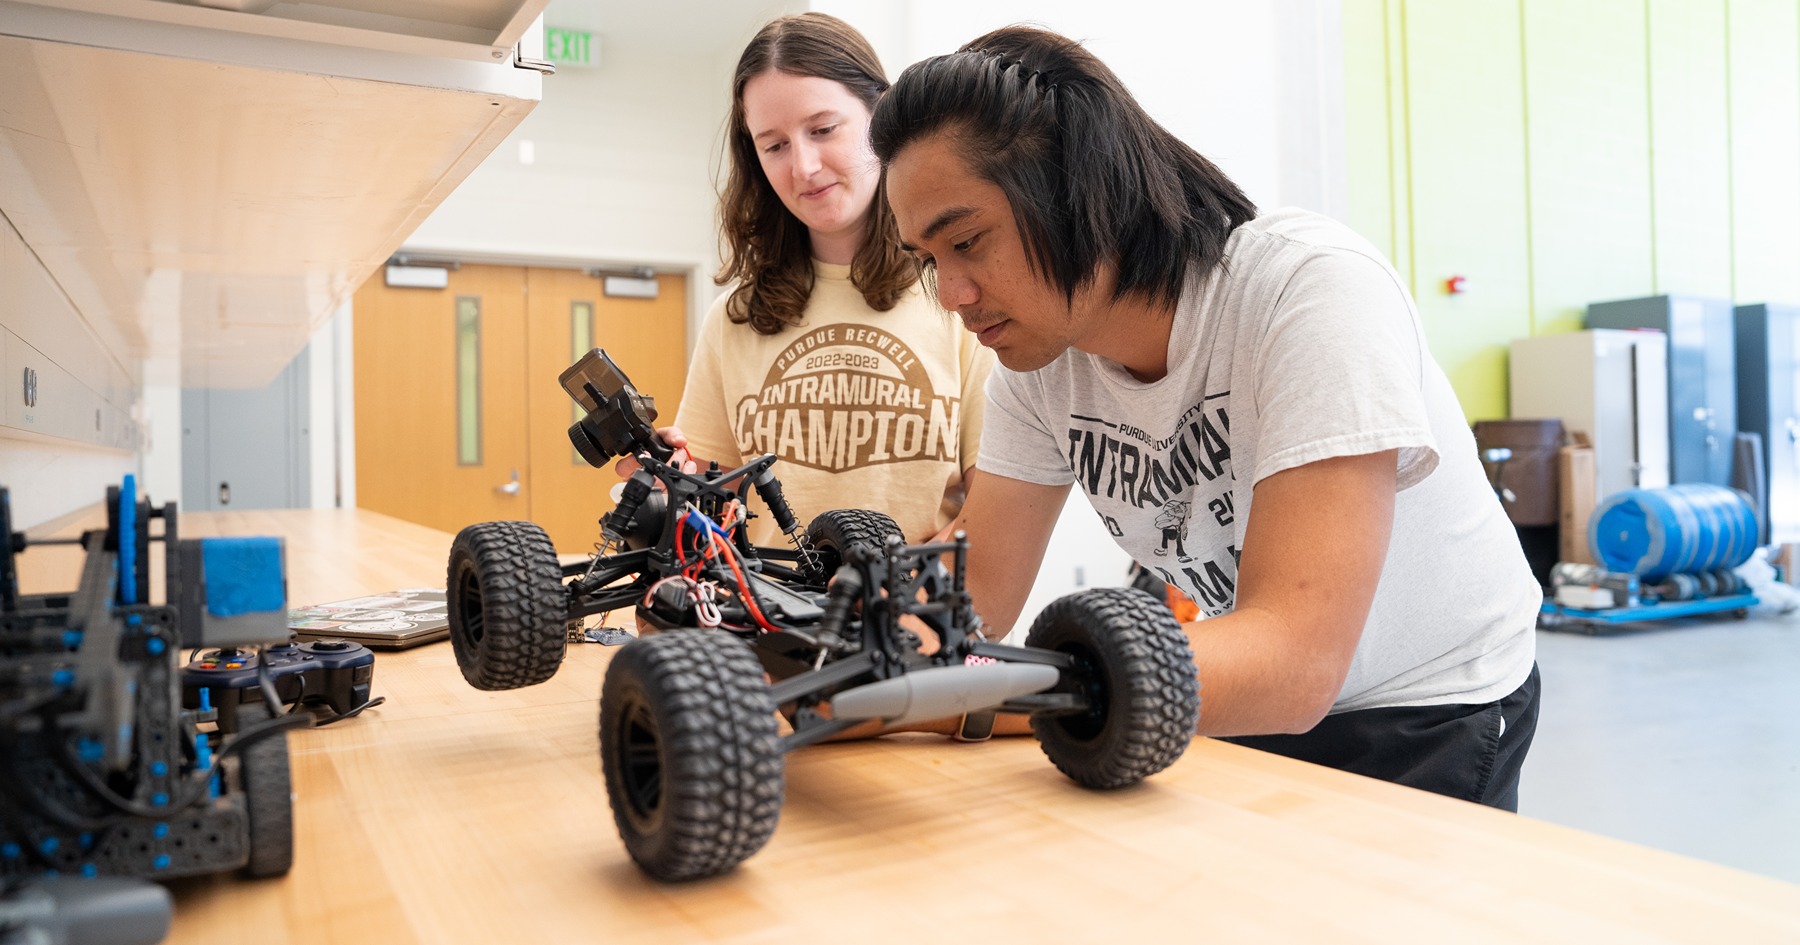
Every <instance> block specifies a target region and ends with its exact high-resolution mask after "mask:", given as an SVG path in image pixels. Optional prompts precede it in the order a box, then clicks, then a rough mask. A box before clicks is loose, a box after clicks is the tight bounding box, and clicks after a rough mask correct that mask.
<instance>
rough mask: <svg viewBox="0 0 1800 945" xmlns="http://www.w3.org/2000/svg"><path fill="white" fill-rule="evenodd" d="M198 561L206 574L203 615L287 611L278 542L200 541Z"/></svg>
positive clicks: (251, 540)
mask: <svg viewBox="0 0 1800 945" xmlns="http://www.w3.org/2000/svg"><path fill="white" fill-rule="evenodd" d="M200 560H201V569H202V570H203V571H204V572H205V574H206V612H207V613H209V614H212V615H213V616H215V617H235V616H237V615H239V614H256V613H267V612H269V611H285V610H287V588H286V587H285V586H283V582H282V576H281V575H282V568H281V539H279V538H273V537H267V536H264V537H259V538H202V539H201V540H200Z"/></svg>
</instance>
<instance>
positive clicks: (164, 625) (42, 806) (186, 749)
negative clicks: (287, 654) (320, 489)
mask: <svg viewBox="0 0 1800 945" xmlns="http://www.w3.org/2000/svg"><path fill="white" fill-rule="evenodd" d="M106 514H107V524H106V527H105V528H104V529H95V530H91V531H88V532H85V533H83V534H82V536H81V537H80V538H79V539H46V540H38V539H31V538H27V536H26V535H25V534H24V533H22V532H14V531H13V530H12V524H11V505H10V500H9V498H8V495H7V492H6V490H5V489H0V886H5V887H8V888H11V887H12V886H13V885H14V884H17V883H21V882H25V881H27V880H30V881H39V880H42V879H44V878H46V877H63V878H68V877H77V876H135V877H145V878H150V879H165V878H172V877H176V876H192V875H197V874H203V873H214V872H219V871H223V870H230V869H239V868H241V869H242V870H243V871H244V872H245V873H246V874H248V875H250V876H280V875H282V874H284V873H286V872H287V871H288V867H289V865H290V864H291V863H292V862H293V854H294V842H293V819H292V818H293V810H292V800H291V793H290V791H291V789H290V786H289V774H288V751H287V735H286V732H287V730H288V729H289V728H291V727H293V726H295V725H302V724H308V723H310V717H307V716H283V717H280V718H276V717H274V716H276V715H279V714H280V712H281V706H280V705H279V704H278V703H277V702H276V701H275V700H274V699H273V698H269V699H262V698H256V699H248V700H243V704H241V705H235V704H234V709H235V712H234V719H233V721H234V723H235V724H234V726H233V731H232V732H225V731H221V730H219V729H218V728H217V727H216V722H217V711H216V709H215V708H213V707H211V706H208V705H205V704H204V701H203V702H202V704H200V705H197V706H192V707H186V708H184V707H183V705H182V698H181V697H182V676H181V671H180V669H179V668H178V666H177V659H178V658H179V656H180V654H181V653H182V652H183V650H184V649H185V648H187V647H199V646H209V645H210V646H253V645H262V644H267V643H274V642H277V641H282V640H286V639H287V635H288V630H287V606H286V589H285V586H284V583H283V577H282V562H281V553H282V549H281V545H280V540H279V539H276V538H204V539H198V540H196V539H181V538H179V535H178V533H177V529H176V514H175V504H174V503H172V502H171V503H169V504H168V505H166V506H163V507H162V508H160V509H158V508H153V507H152V506H151V505H150V504H149V503H148V502H140V501H138V499H137V497H136V493H135V487H134V484H133V477H131V476H127V477H125V483H124V488H123V489H120V488H116V487H115V488H109V489H107V491H106ZM153 518H154V519H161V521H162V531H161V534H159V535H152V534H151V530H150V522H151V519H153ZM153 542H155V543H160V544H161V545H162V546H163V552H164V553H163V556H162V565H163V573H164V577H165V579H166V594H165V601H164V602H163V603H161V604H154V603H152V602H151V601H150V594H149V590H150V549H151V546H152V543H153ZM54 544H66V545H79V546H80V547H81V548H82V550H83V551H84V552H85V553H86V559H85V563H84V566H83V567H82V571H81V578H80V583H79V585H77V587H76V588H75V590H74V591H72V592H63V593H53V594H22V593H20V589H19V583H18V570H17V567H16V558H17V556H19V555H20V554H21V553H23V552H24V551H26V550H27V549H28V548H30V547H35V546H38V545H54ZM262 683H263V689H264V690H265V691H267V692H268V694H269V695H270V696H271V697H273V695H274V690H273V688H272V687H270V686H269V685H268V677H266V676H265V677H263V680H262ZM97 888H99V887H97ZM107 888H111V887H107ZM165 924H166V920H165ZM0 938H4V936H0ZM120 940H123V939H120Z"/></svg>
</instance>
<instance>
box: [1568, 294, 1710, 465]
mask: <svg viewBox="0 0 1800 945" xmlns="http://www.w3.org/2000/svg"><path fill="white" fill-rule="evenodd" d="M1732 323H1733V311H1732V304H1731V303H1730V302H1729V301H1726V300H1724V299H1712V298H1702V297H1697V296H1680V295H1657V296H1651V297H1649V298H1642V299H1624V300H1621V301H1617V302H1596V303H1594V304H1592V305H1589V306H1588V309H1587V326H1588V327H1589V328H1654V329H1657V330H1658V331H1661V332H1663V334H1665V335H1666V336H1668V339H1669V368H1668V370H1669V375H1668V377H1669V478H1670V480H1671V481H1672V482H1674V483H1677V484H1680V483H1689V482H1710V483H1713V484H1715V485H1721V486H1729V485H1731V455H1732V446H1733V440H1734V438H1735V436H1736V434H1737V429H1738V423H1737V357H1736V353H1735V352H1736V348H1737V344H1736V338H1735V330H1734V328H1733V324H1732Z"/></svg>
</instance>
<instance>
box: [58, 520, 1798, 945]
mask: <svg viewBox="0 0 1800 945" xmlns="http://www.w3.org/2000/svg"><path fill="white" fill-rule="evenodd" d="M181 524H182V532H183V534H184V535H186V536H198V535H210V534H237V535H251V534H279V535H283V536H285V537H286V539H287V547H288V565H287V567H288V581H289V589H290V600H292V601H293V602H295V603H297V604H304V603H312V602H317V601H326V600H335V599H342V598H348V597H354V596H358V595H362V594H366V593H373V592H379V591H384V590H390V589H393V588H397V587H409V586H421V585H430V584H435V583H438V582H441V581H442V580H443V574H444V565H445V559H446V557H447V550H448V548H449V543H450V536H448V535H446V534H443V533H441V532H436V531H432V530H430V529H426V528H422V527H419V526H415V525H410V524H407V523H404V522H400V521H397V520H395V519H391V518H387V517H385V516H382V515H378V514H375V513H370V512H363V511H349V510H346V511H334V512H309V511H283V512H240V513H221V514H193V515H184V516H182V518H181ZM45 550H52V549H45ZM31 554H32V553H28V554H27V555H26V556H25V557H26V558H30V557H31ZM31 574H32V572H30V571H27V578H28V579H29V578H30V577H31ZM612 652H613V650H611V649H609V648H604V647H600V646H597V645H587V646H578V647H575V648H574V649H573V651H572V652H571V653H570V656H569V659H568V661H567V662H566V663H565V664H564V666H563V668H562V670H561V671H560V672H559V673H558V674H557V676H556V677H555V678H554V679H552V680H551V681H550V682H547V683H544V684H543V685H540V686H536V687H533V688H529V689H523V690H518V691H513V692H480V691H478V690H475V689H472V688H470V687H469V686H468V685H467V684H466V683H465V682H464V681H463V679H462V676H461V675H460V674H459V673H458V672H457V669H456V661H455V658H454V656H453V655H452V653H451V650H450V645H449V644H448V643H447V642H444V643H434V644H430V645H427V646H425V647H421V648H418V649H415V650H411V651H406V652H401V653H383V654H380V655H379V656H378V657H377V660H376V664H375V691H376V692H377V693H378V694H380V695H385V696H386V697H387V702H386V704H384V705H381V706H379V707H377V708H374V709H371V710H369V711H368V712H366V713H364V714H363V715H361V716H359V717H358V718H356V719H352V720H348V721H346V722H343V723H340V724H338V725H333V726H331V727H328V728H322V729H316V730H308V731H302V732H297V733H295V734H293V735H292V736H291V737H290V743H289V744H290V747H291V753H292V756H293V768H294V789H295V793H296V799H295V817H296V855H295V866H294V869H293V872H292V873H291V874H289V875H288V876H287V877H285V878H283V879H277V880H261V881H252V880H245V879H242V878H239V877H237V876H235V875H227V876H216V877H209V878H201V879H191V880H183V881H180V882H178V883H176V884H175V885H174V887H173V888H174V891H175V895H176V915H175V925H174V930H173V932H172V933H171V935H170V937H169V941H170V942H174V943H203V942H204V943H214V942H216V943H222V945H242V943H245V942H256V943H258V945H280V943H287V942H292V943H306V945H318V943H322V942H374V943H381V945H401V943H414V942H416V943H428V945H448V943H459V942H468V943H481V945H491V943H514V942H519V943H525V942H530V943H540V942H542V943H549V942H557V943H575V942H593V943H606V945H623V943H633V942H656V943H670V945H675V943H685V942H792V941H805V942H814V943H829V942H842V943H863V942H904V943H909V945H933V943H935V942H939V941H950V942H965V941H968V942H981V943H983V945H999V943H1008V942H1021V943H1023V942H1029V943H1033V945H1037V943H1046V942H1113V941H1123V942H1131V943H1153V942H1166V941H1205V942H1329V943H1334V945H1335V943H1347V942H1371V943H1377V942H1379V943H1389V942H1400V941H1406V942H1433V943H1440V942H1445V943H1447V942H1456V943H1468V942H1489V941H1492V942H1507V943H1518V942H1534V943H1537V942H1564V941H1566V942H1582V943H1599V942H1604V943H1609V945H1610V943H1616V942H1636V941H1684V942H1708V943H1713V942H1732V943H1743V942H1789V943H1791V942H1797V941H1800V886H1795V885H1791V884H1787V883H1783V882H1780V881H1777V880H1773V879H1768V878H1764V877H1760V876H1755V875H1751V874H1748V873H1743V872H1739V871H1736V870H1732V869H1728V868H1726V867H1722V866H1715V865H1712V864H1709V863H1704V862H1701V861H1698V860H1692V859H1687V858H1684V857H1680V856H1676V855H1674V854H1669V853H1663V852H1660V851H1656V850H1650V849H1647V848H1644V847H1638V846H1634V845H1631V844H1628V843H1623V842H1620V841H1616V840H1610V839H1606V838H1602V837H1598V836H1593V835H1589V834H1585V833H1582V832H1579V831H1575V830H1571V829H1568V828H1565V827H1559V826H1555V825H1552V824H1548V823H1542V822H1538V821H1534V820H1531V819H1528V818H1523V817H1518V816H1514V815H1511V814H1506V813H1503V812H1500V811H1495V810H1491V809H1487V808H1482V807H1479V806H1476V805H1473V804H1466V803H1462V802H1459V801H1453V800H1450V799H1447V798H1443V797H1438V796H1435V795H1430V794H1425V793H1421V792H1418V791H1413V790H1410V789H1407V788H1401V787H1396V786H1394V785H1390V784H1386V783H1383V782H1378V781H1372V780H1368V779H1365V778H1360V777H1356V776H1353V775H1348V774H1343V773H1341V772H1337V771H1333V770H1329V769H1326V768H1320V767H1315V766H1312V765H1307V764H1302V763H1300V762H1295V761H1291V760H1288V759H1285V758H1280V757H1276V756H1273V755H1267V754H1264V753H1261V752H1257V751H1253V750H1250V749H1247V748H1240V747H1237V746H1234V745H1228V744H1225V743H1222V742H1216V741H1212V740H1210V739H1199V740H1197V741H1195V742H1194V744H1193V746H1192V747H1191V748H1190V749H1189V750H1188V752H1187V754H1186V755H1185V756H1184V757H1183V758H1182V759H1181V761H1180V762H1179V763H1177V764H1176V765H1175V766H1174V767H1173V768H1171V769H1169V770H1168V771H1165V772H1163V773H1162V774H1159V775H1157V776H1155V777H1153V778H1151V779H1150V780H1149V781H1147V782H1145V783H1144V784H1142V785H1140V786H1138V787H1135V788H1131V789H1127V790H1124V791H1119V792H1115V793H1096V792H1091V791H1086V790H1083V789H1081V788H1078V787H1076V786H1075V785H1074V784H1073V783H1071V782H1070V781H1068V780H1067V779H1066V778H1064V777H1063V776H1062V775H1061V774H1059V773H1058V772H1057V771H1056V770H1055V769H1054V768H1053V767H1051V765H1050V763H1049V762H1048V761H1047V760H1046V759H1045V758H1044V757H1043V755H1042V753H1041V752H1040V751H1039V750H1038V747H1037V744H1036V742H1035V741H1033V740H1031V739H1029V738H1011V739H996V740H994V741H991V742H988V743H985V744H957V743H952V742H950V741H948V740H946V739H943V738H940V737H936V736H923V735H919V736H899V737H890V738H886V739H876V740H870V741H865V742H859V743H853V744H838V745H825V746H816V747H812V748H807V749H804V750H802V751H800V752H798V753H796V754H794V755H792V756H790V757H789V759H788V762H787V799H786V802H785V804H784V806H783V808H782V817H781V825H780V827H779V828H778V829H777V831H776V833H775V836H774V839H773V840H772V841H770V843H769V845H768V846H767V847H766V848H764V849H763V851H762V852H761V853H759V854H757V855H756V856H754V857H752V858H751V859H750V860H749V861H748V862H747V863H745V864H744V865H743V866H742V867H740V868H739V869H738V870H736V871H735V872H733V873H732V874H730V875H727V876H725V877H722V878H719V879H714V880H708V881H705V882H700V883H693V884H688V885H682V886H664V885H659V884H657V883H654V882H652V881H650V880H648V879H646V878H645V877H644V876H643V875H642V874H640V873H639V872H638V871H637V870H636V869H635V868H634V867H633V866H632V864H631V862H630V860H629V859H627V857H626V855H625V851H624V848H623V847H622V846H621V844H620V842H619V839H618V837H617V834H616V833H615V832H614V829H613V824H612V818H611V813H610V811H609V810H608V808H607V803H606V791H605V786H604V784H603V782H602V780H601V777H600V771H599V762H598V751H597V746H596V733H595V729H596V719H597V712H598V702H597V696H598V692H599V682H600V678H601V674H602V671H603V670H604V667H605V665H606V661H607V659H608V658H609V656H610V654H611V653H612ZM1524 790H1525V791H1527V792H1529V791H1530V790H1531V766H1530V764H1527V765H1526V769H1525V779H1524ZM1769 841H1770V842H1771V843H1776V842H1790V843H1791V842H1795V838H1792V837H1787V838H1777V837H1771V838H1769Z"/></svg>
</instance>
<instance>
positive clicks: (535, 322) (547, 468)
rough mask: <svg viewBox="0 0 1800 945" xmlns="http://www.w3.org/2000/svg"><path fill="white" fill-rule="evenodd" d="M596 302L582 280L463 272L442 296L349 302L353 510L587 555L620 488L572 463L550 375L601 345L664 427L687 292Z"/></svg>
mask: <svg viewBox="0 0 1800 945" xmlns="http://www.w3.org/2000/svg"><path fill="white" fill-rule="evenodd" d="M657 282H658V292H657V296H656V298H654V299H639V298H617V297H610V296H607V295H606V294H605V293H604V292H603V291H602V288H603V283H602V280H600V279H599V278H596V277H593V276H589V275H586V274H584V273H582V272H580V271H579V270H572V269H546V268H530V269H526V268H524V267H512V266H479V265H465V266H463V267H462V268H460V269H457V270H453V271H451V272H450V284H449V286H448V287H447V288H444V289H417V288H389V287H388V286H387V285H386V284H385V280H384V279H383V277H382V275H381V274H380V273H377V274H376V275H375V276H374V277H373V278H371V279H370V280H369V282H368V283H366V284H364V286H363V287H362V288H361V289H360V290H359V291H358V292H357V294H356V303H355V304H356V310H355V311H356V317H355V339H356V340H355V345H356V354H355V361H356V369H355V383H356V392H355V402H356V489H357V505H359V506H361V507H363V508H366V509H373V510H374V511H377V512H384V513H386V514H389V515H393V516H395V517H396V518H402V519H405V520H407V521H410V522H418V523H420V524H422V525H429V526H431V527H433V528H439V529H443V530H445V531H451V532H454V531H457V530H458V529H461V528H462V527H464V526H466V525H470V524H473V523H475V522H485V521H495V520H529V521H533V522H536V523H538V524H539V525H541V526H543V527H544V530H545V531H546V532H548V533H549V535H550V538H551V540H552V541H553V542H554V543H555V544H556V548H557V550H558V551H560V552H563V553H565V554H572V553H578V552H584V551H588V550H591V549H592V547H593V544H594V542H595V541H597V540H598V538H599V533H600V529H599V525H598V522H599V518H600V516H601V515H602V514H604V513H605V512H606V511H607V510H609V509H611V508H612V505H613V503H612V499H611V496H610V493H611V489H612V487H613V485H614V484H616V483H617V482H618V479H617V477H616V476H614V475H613V473H612V471H611V469H610V468H608V469H595V468H594V467H592V466H589V465H588V464H587V463H585V462H583V461H582V460H581V458H580V457H579V456H577V455H576V454H575V449H574V447H573V446H572V445H571V444H570V443H569V436H568V429H569V426H570V425H571V424H572V423H574V422H575V420H576V419H578V417H577V415H576V413H575V405H574V402H573V401H572V400H570V399H569V396H568V395H567V394H566V393H564V391H563V389H562V387H561V385H560V384H558V383H557V377H558V376H559V375H561V374H562V372H563V370H564V369H565V368H567V367H568V366H569V365H571V364H573V363H574V362H575V360H576V358H578V357H580V356H581V354H583V353H585V352H586V351H587V350H588V349H589V348H593V347H603V348H605V349H606V350H607V353H608V354H610V355H612V357H613V359H614V360H615V361H616V362H618V364H619V366H620V367H621V368H623V369H624V370H625V371H626V373H627V374H629V375H630V376H631V379H632V382H633V383H634V384H635V385H637V387H638V389H639V390H640V391H642V392H644V393H646V394H649V395H651V396H652V397H654V398H656V403H657V408H658V410H659V411H660V412H661V416H662V420H661V421H660V422H662V423H668V422H670V421H672V420H673V419H674V417H675V404H676V402H677V400H678V399H679V398H680V396H681V389H682V385H683V384H684V383H685V380H686V377H687V368H686V361H687V330H686V324H687V280H686V279H685V278H683V277H682V276H679V275H663V276H658V277H657Z"/></svg>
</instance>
